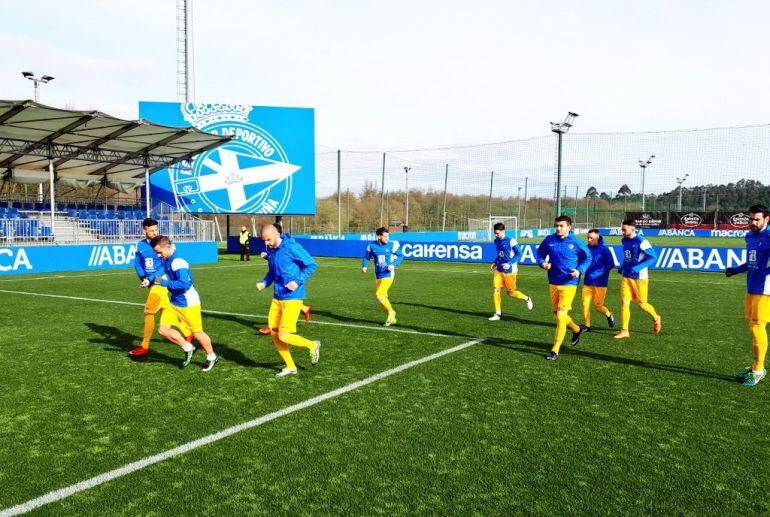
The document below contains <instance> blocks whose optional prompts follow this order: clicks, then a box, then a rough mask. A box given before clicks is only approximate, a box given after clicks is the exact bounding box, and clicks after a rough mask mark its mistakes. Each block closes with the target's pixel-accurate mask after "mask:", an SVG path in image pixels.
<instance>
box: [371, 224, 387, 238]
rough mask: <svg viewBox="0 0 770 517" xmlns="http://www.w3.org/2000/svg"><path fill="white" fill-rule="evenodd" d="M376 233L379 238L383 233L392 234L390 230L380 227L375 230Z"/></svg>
mask: <svg viewBox="0 0 770 517" xmlns="http://www.w3.org/2000/svg"><path fill="white" fill-rule="evenodd" d="M375 233H376V234H377V237H379V236H380V235H382V234H383V233H390V232H389V231H388V229H387V228H385V227H384V226H380V227H379V228H377V229H376V230H375Z"/></svg>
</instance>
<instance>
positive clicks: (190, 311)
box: [179, 305, 219, 372]
mask: <svg viewBox="0 0 770 517" xmlns="http://www.w3.org/2000/svg"><path fill="white" fill-rule="evenodd" d="M179 312H180V314H181V317H180V320H182V323H184V324H185V325H187V326H188V327H189V329H190V331H191V332H192V334H193V336H194V337H195V339H196V340H197V341H198V343H200V344H201V346H202V347H203V350H205V351H206V364H205V365H204V366H203V371H204V372H208V371H210V370H211V369H212V368H213V367H214V365H215V364H217V363H218V362H219V358H218V357H217V354H216V353H215V352H214V345H212V343H211V338H210V337H209V335H208V334H206V333H205V332H204V331H203V317H202V316H201V306H200V305H196V306H194V307H186V308H184V309H182V310H181V311H179Z"/></svg>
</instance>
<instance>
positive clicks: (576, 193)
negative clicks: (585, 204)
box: [575, 186, 580, 222]
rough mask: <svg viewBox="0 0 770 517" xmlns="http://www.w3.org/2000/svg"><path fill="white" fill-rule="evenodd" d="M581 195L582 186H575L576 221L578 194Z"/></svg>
mask: <svg viewBox="0 0 770 517" xmlns="http://www.w3.org/2000/svg"><path fill="white" fill-rule="evenodd" d="M579 195H580V187H579V186H577V187H575V222H577V209H578V196H579Z"/></svg>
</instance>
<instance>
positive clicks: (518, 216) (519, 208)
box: [516, 187, 521, 224]
mask: <svg viewBox="0 0 770 517" xmlns="http://www.w3.org/2000/svg"><path fill="white" fill-rule="evenodd" d="M516 197H518V198H519V207H518V208H517V209H516V222H517V223H519V224H520V223H521V187H519V195H518V196H516Z"/></svg>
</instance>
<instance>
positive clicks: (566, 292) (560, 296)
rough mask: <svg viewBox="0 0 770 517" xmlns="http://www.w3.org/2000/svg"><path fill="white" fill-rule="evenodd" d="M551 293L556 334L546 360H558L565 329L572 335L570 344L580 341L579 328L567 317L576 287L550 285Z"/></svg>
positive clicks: (565, 332)
mask: <svg viewBox="0 0 770 517" xmlns="http://www.w3.org/2000/svg"><path fill="white" fill-rule="evenodd" d="M550 291H551V293H550V294H551V308H552V309H553V313H554V318H555V319H556V332H555V333H554V338H553V347H552V348H551V353H550V354H549V355H548V357H547V359H550V360H555V359H558V358H559V350H561V345H562V342H563V341H564V336H565V335H566V334H567V329H570V330H571V331H572V333H573V336H572V341H571V344H573V345H576V344H577V343H578V341H579V340H580V327H578V326H577V325H576V324H575V322H574V321H572V318H571V317H570V315H569V311H570V310H571V309H572V301H573V300H574V298H575V293H576V292H577V286H574V285H560V286H556V285H552V286H550Z"/></svg>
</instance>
